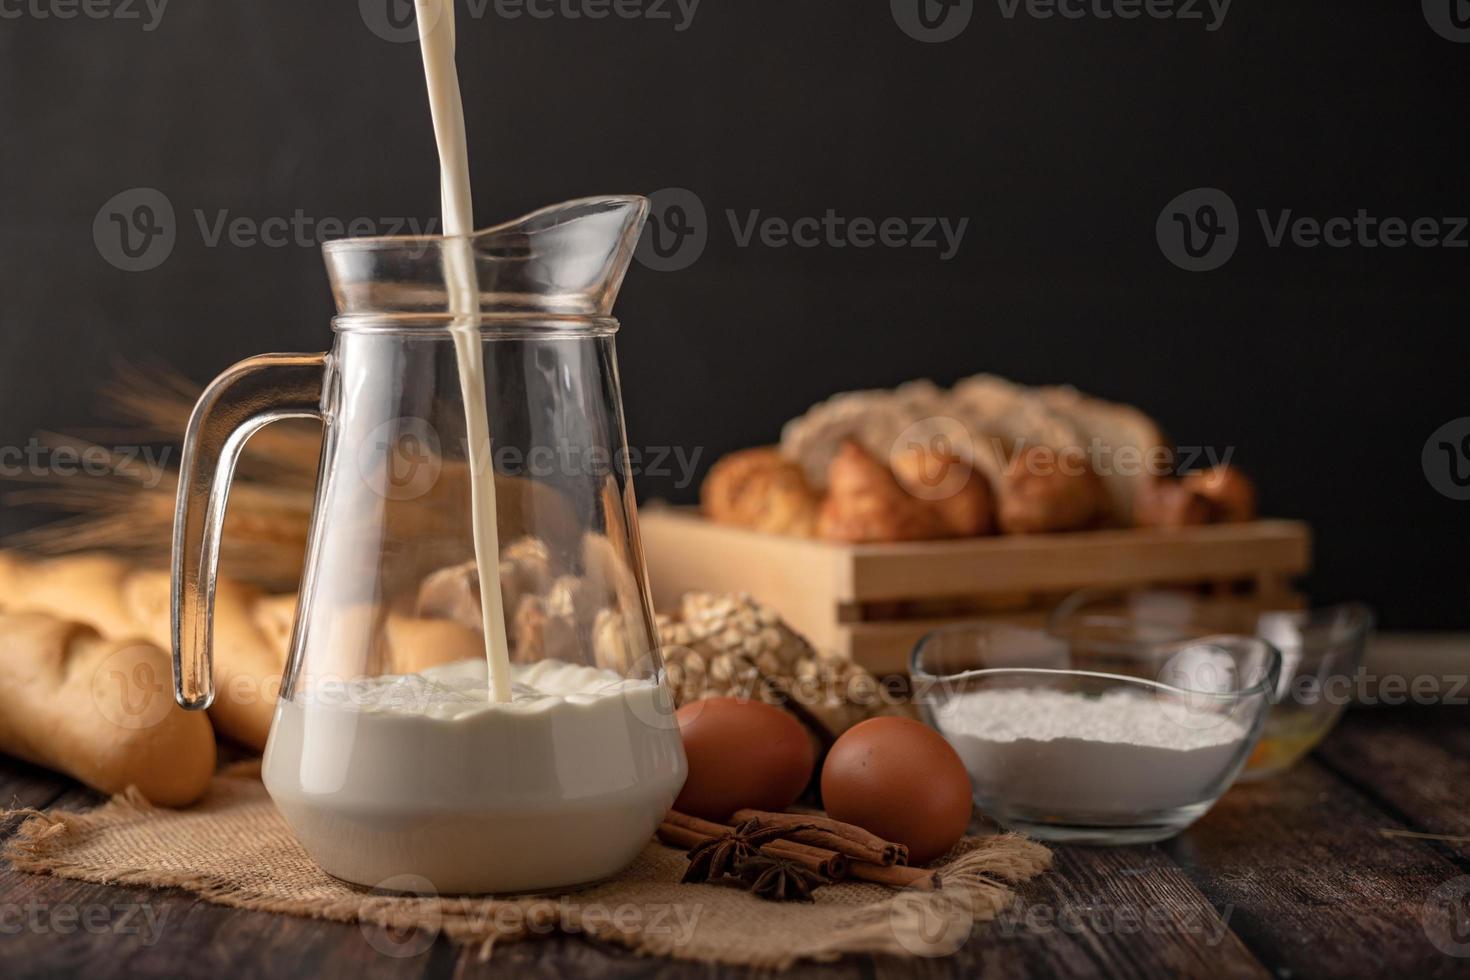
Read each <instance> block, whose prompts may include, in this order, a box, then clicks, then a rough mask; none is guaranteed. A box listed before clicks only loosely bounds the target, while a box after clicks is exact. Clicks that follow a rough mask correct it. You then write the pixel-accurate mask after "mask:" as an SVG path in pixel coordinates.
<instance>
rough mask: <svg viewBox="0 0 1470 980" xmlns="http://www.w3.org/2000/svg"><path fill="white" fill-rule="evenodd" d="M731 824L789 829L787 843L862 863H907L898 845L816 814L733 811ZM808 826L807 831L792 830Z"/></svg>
mask: <svg viewBox="0 0 1470 980" xmlns="http://www.w3.org/2000/svg"><path fill="white" fill-rule="evenodd" d="M730 819H731V820H733V821H734V822H735V823H737V824H740V823H744V822H745V821H747V820H754V821H756V822H757V823H759V824H760V825H761V826H763V827H791V828H793V831H792V834H791V840H795V841H801V842H802V843H805V844H815V845H817V846H818V847H825V848H828V849H829V850H833V851H836V852H838V853H839V854H846V855H847V856H848V857H850V858H852V859H853V860H854V861H866V862H868V863H869V864H880V865H884V866H885V867H886V866H888V865H892V864H908V862H909V849H908V848H907V847H905V846H904V845H902V844H895V843H893V842H892V841H886V840H884V839H883V838H881V837H879V836H878V835H877V834H874V833H871V832H870V831H866V830H864V829H863V828H861V827H858V826H855V825H853V824H850V823H843V822H842V821H841V820H833V819H832V818H831V817H828V816H823V815H822V814H820V813H776V812H772V811H769V810H737V811H735V815H734V816H732V817H731V818H730ZM803 824H811V825H812V826H811V828H809V829H795V828H799V827H801V826H802V825H803Z"/></svg>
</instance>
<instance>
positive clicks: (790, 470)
mask: <svg viewBox="0 0 1470 980" xmlns="http://www.w3.org/2000/svg"><path fill="white" fill-rule="evenodd" d="M818 500H819V497H818V494H817V492H816V491H815V490H813V489H812V487H811V486H810V484H809V483H808V482H807V480H806V477H805V476H804V475H803V474H802V470H801V467H800V466H798V465H796V464H795V463H792V462H791V461H789V460H787V459H785V458H783V457H782V455H781V453H780V452H779V451H778V450H776V449H774V448H760V449H746V450H741V451H739V452H734V453H731V454H730V455H728V456H725V457H724V458H722V459H721V460H720V461H719V462H717V463H715V465H714V466H713V467H711V468H710V471H709V475H708V476H706V477H705V480H704V483H703V484H702V485H701V487H700V504H701V506H702V508H703V510H704V513H705V516H707V517H708V518H709V519H710V520H712V521H715V522H717V523H720V524H733V525H736V526H737V527H747V528H750V529H752V530H756V531H766V532H769V533H771V534H791V535H797V536H800V537H810V536H811V535H812V534H813V533H814V531H815V526H816V519H817V507H818Z"/></svg>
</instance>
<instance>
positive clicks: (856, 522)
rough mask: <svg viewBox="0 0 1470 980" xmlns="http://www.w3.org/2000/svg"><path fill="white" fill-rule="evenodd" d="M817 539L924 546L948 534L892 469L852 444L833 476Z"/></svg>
mask: <svg viewBox="0 0 1470 980" xmlns="http://www.w3.org/2000/svg"><path fill="white" fill-rule="evenodd" d="M817 534H818V536H820V537H823V538H826V539H828V540H831V541H847V542H851V543H861V542H883V541H923V540H926V539H929V538H942V537H944V536H945V534H946V529H945V525H944V523H943V521H942V520H941V518H940V516H939V514H938V513H936V511H935V510H934V509H933V508H931V507H929V506H928V505H927V503H926V502H925V501H923V500H920V499H919V498H917V497H915V496H913V495H912V494H910V493H909V492H908V491H907V490H905V489H904V488H903V486H902V485H901V484H900V483H899V482H898V479H897V478H896V477H895V476H894V475H893V472H892V471H891V470H890V469H889V468H888V466H887V464H886V463H883V462H880V461H879V460H877V459H874V458H873V455H872V454H871V453H869V452H868V451H867V450H866V449H864V448H863V447H862V446H860V445H858V443H856V442H853V441H851V440H849V441H848V442H845V443H843V444H842V448H841V450H839V452H838V454H837V456H836V457H835V458H834V459H833V460H832V465H831V467H830V468H829V469H828V471H827V496H826V498H825V499H824V500H823V501H822V509H821V512H820V513H819V514H818V516H817Z"/></svg>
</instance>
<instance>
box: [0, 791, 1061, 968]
mask: <svg viewBox="0 0 1470 980" xmlns="http://www.w3.org/2000/svg"><path fill="white" fill-rule="evenodd" d="M13 812H14V813H18V814H23V815H25V816H27V817H28V819H26V821H25V822H24V823H23V824H22V825H21V826H20V827H19V828H18V829H17V831H16V834H15V835H14V836H13V837H12V838H11V841H10V843H9V844H8V845H7V846H6V848H5V856H6V857H7V858H9V859H10V861H11V862H12V863H13V864H14V865H15V867H17V868H19V869H21V870H23V871H33V872H48V873H50V874H54V875H59V876H61V877H64V878H78V879H81V880H83V881H93V882H99V883H115V884H126V885H148V886H154V887H170V886H172V887H178V888H183V889H186V890H188V891H191V892H194V893H196V894H198V895H200V896H202V897H204V898H206V899H209V900H210V901H213V902H218V903H220V904H223V905H231V906H235V907H237V908H246V909H263V910H266V911H271V912H284V913H289V914H293V915H306V916H316V917H318V918H322V919H333V920H337V921H341V922H352V921H357V922H361V923H363V925H364V931H365V932H367V933H368V934H369V939H370V941H373V942H374V943H375V945H376V944H389V945H392V944H399V946H400V948H401V944H404V943H413V942H423V940H424V937H426V936H427V937H430V938H432V936H433V935H437V934H439V933H441V932H442V933H443V934H444V935H446V936H448V937H449V938H450V939H451V940H453V941H455V942H459V943H474V944H478V945H479V946H480V951H481V953H482V955H485V956H488V955H489V953H490V950H491V949H492V947H493V946H494V944H495V943H497V942H506V941H511V940H517V939H523V938H528V937H534V936H539V935H546V934H549V933H550V932H553V931H555V930H558V929H560V930H564V931H570V932H582V933H586V934H588V935H591V936H595V937H597V938H598V939H602V940H607V941H612V942H616V943H621V944H623V945H625V946H627V947H628V948H630V949H633V950H635V951H637V952H640V953H653V954H661V955H666V956H674V957H679V958H683V959H692V960H703V961H712V962H720V963H731V964H738V965H750V966H762V967H774V968H781V967H786V966H789V965H791V964H792V963H794V962H796V961H797V960H800V959H832V958H835V957H837V956H840V955H841V954H843V953H890V954H897V955H916V956H917V955H937V954H943V953H947V952H951V951H953V950H954V949H957V948H958V947H959V945H960V944H962V943H963V942H964V941H965V940H966V939H967V938H968V937H969V935H970V931H971V928H972V926H973V923H976V922H983V921H986V920H989V919H991V918H994V917H995V915H996V914H997V912H999V911H1000V909H1001V908H1003V907H1004V905H1005V904H1006V902H1007V901H1008V900H1009V898H1010V895H1011V889H1010V886H1012V885H1014V884H1017V883H1019V882H1022V881H1024V880H1026V879H1028V878H1031V877H1032V876H1034V875H1036V874H1038V873H1040V872H1041V871H1042V870H1043V869H1045V868H1046V866H1047V865H1048V863H1049V862H1050V859H1051V854H1050V852H1048V851H1047V850H1046V848H1044V847H1042V846H1041V845H1039V844H1036V843H1034V842H1032V841H1028V840H1026V839H1025V838H1022V837H1017V836H1014V835H1001V836H995V837H988V838H966V839H965V840H964V841H962V842H961V843H960V844H959V845H957V846H956V847H955V849H954V850H953V851H951V852H950V854H948V855H946V857H945V858H944V859H943V861H942V862H941V864H942V869H943V870H942V872H941V874H942V879H943V881H944V888H943V889H942V890H941V891H938V892H929V893H926V892H917V891H894V890H892V889H888V888H884V887H882V886H878V885H870V884H864V883H856V882H842V883H838V884H833V885H828V886H824V887H822V888H820V889H818V890H817V892H816V893H815V895H814V898H815V901H814V903H813V904H810V905H807V904H801V903H791V902H769V901H765V900H763V899H759V898H756V897H754V896H752V895H750V894H747V893H746V892H744V891H741V890H739V889H736V888H731V887H726V886H719V885H681V884H679V883H678V881H679V877H680V875H682V874H683V872H684V868H685V865H686V861H685V859H684V855H683V853H682V852H680V851H677V850H674V849H671V848H668V847H665V846H663V845H662V844H659V843H657V842H650V843H649V845H648V846H647V847H646V848H644V850H643V853H642V854H641V855H639V857H638V858H637V860H635V861H634V862H633V865H632V866H631V867H629V868H628V869H627V870H626V871H624V872H623V873H622V874H620V875H619V876H618V877H616V878H614V879H612V880H609V881H605V882H602V883H600V884H597V885H593V886H591V887H588V888H584V889H581V890H579V891H575V892H570V893H567V894H562V895H552V896H539V897H530V896H524V897H514V898H504V899H496V898H483V897H439V898H422V897H408V896H404V895H402V894H397V893H383V892H375V891H373V890H370V889H366V888H357V887H354V886H352V885H348V884H345V883H343V882H341V881H338V880H337V879H335V878H332V877H330V876H329V875H327V874H326V873H325V872H323V871H321V870H320V869H318V868H317V866H316V865H315V864H313V863H312V862H311V859H310V858H308V857H307V856H306V852H305V851H304V850H302V848H301V846H300V845H299V844H297V843H296V839H295V838H294V837H292V836H291V832H290V830H289V828H288V827H287V826H286V822H285V820H283V819H282V818H281V816H280V815H279V814H278V813H277V812H276V808H275V805H274V804H272V803H271V800H270V797H269V796H267V795H266V792H265V787H264V786H263V785H262V784H261V782H260V780H259V763H258V762H255V763H241V764H238V765H236V766H233V767H230V768H228V769H226V770H223V771H222V772H221V773H220V774H219V775H218V776H216V778H215V781H214V784H213V786H212V788H211V789H210V792H209V794H208V795H207V796H206V797H205V798H204V799H203V800H202V801H201V802H200V803H198V804H196V805H194V806H192V807H190V808H189V809H186V810H170V809H165V808H162V807H154V806H152V805H150V804H149V803H148V801H147V800H145V799H143V798H142V796H141V795H140V794H138V793H137V792H136V791H130V792H129V793H124V794H122V795H119V796H116V797H114V798H113V799H112V800H111V801H110V802H108V803H106V804H104V805H103V806H100V807H98V808H97V809H95V810H91V811H88V812H85V813H62V812H52V813H40V812H37V811H13ZM425 945H426V943H425Z"/></svg>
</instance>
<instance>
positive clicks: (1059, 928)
mask: <svg viewBox="0 0 1470 980" xmlns="http://www.w3.org/2000/svg"><path fill="white" fill-rule="evenodd" d="M1231 915H1232V910H1230V909H1219V908H1216V907H1215V906H1213V905H1212V904H1211V901H1210V899H1209V898H1207V897H1206V896H1205V895H1204V894H1203V893H1202V892H1201V891H1200V890H1199V889H1198V888H1196V887H1195V885H1194V883H1193V882H1192V881H1191V880H1190V879H1189V877H1188V876H1187V875H1186V874H1185V873H1184V872H1183V871H1182V870H1181V869H1180V868H1179V866H1178V865H1177V864H1175V862H1174V861H1173V860H1172V859H1171V858H1170V857H1168V856H1167V855H1166V854H1165V853H1164V852H1163V851H1162V850H1160V849H1159V848H1158V847H1156V846H1154V847H1118V848H1085V847H1068V848H1059V849H1058V850H1057V863H1056V866H1055V867H1054V869H1053V871H1052V873H1051V874H1048V875H1045V876H1043V877H1041V878H1038V879H1036V880H1035V881H1032V882H1030V883H1028V884H1027V886H1026V887H1025V888H1023V889H1022V890H1021V892H1020V894H1019V896H1018V899H1017V901H1016V902H1015V903H1013V905H1012V906H1011V908H1009V909H1007V910H1006V912H1005V913H1003V914H1002V916H1001V918H1000V919H998V920H997V921H996V922H994V923H991V924H990V925H988V926H983V927H981V929H980V930H979V931H978V932H977V934H976V936H975V937H973V938H972V939H971V941H970V945H972V946H977V947H979V949H980V951H981V958H982V959H983V962H984V975H985V977H986V978H987V980H1007V978H1016V980H1026V978H1030V977H1045V976H1116V977H1159V978H1169V977H1210V978H1214V977H1251V978H1264V977H1267V976H1269V973H1268V972H1267V970H1266V968H1265V967H1264V966H1263V965H1262V964H1261V963H1260V962H1259V961H1258V960H1257V959H1256V958H1255V956H1254V955H1253V954H1252V953H1251V951H1250V950H1249V949H1248V948H1247V947H1246V946H1245V945H1244V944H1243V943H1242V942H1241V941H1240V939H1239V937H1237V936H1236V935H1235V934H1234V933H1233V932H1232V931H1231ZM894 972H898V971H894ZM979 972H980V971H979V970H976V971H975V972H974V973H972V974H969V975H970V976H976V975H979Z"/></svg>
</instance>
